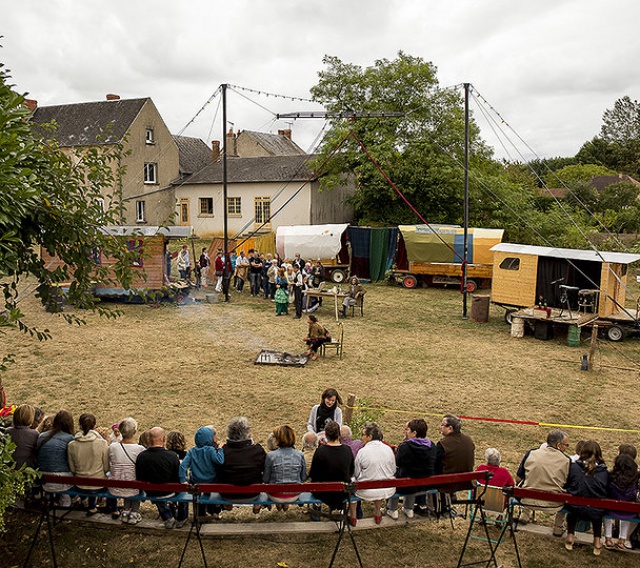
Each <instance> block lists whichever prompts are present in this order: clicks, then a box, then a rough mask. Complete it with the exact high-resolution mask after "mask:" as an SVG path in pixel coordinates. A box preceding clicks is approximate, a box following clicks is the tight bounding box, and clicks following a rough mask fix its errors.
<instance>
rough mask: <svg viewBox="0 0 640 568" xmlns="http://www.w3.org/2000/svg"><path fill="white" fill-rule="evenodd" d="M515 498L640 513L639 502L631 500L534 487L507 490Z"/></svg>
mask: <svg viewBox="0 0 640 568" xmlns="http://www.w3.org/2000/svg"><path fill="white" fill-rule="evenodd" d="M507 492H508V493H511V494H512V495H513V496H514V497H516V498H517V499H538V500H540V501H553V502H554V503H565V504H567V505H580V506H583V507H593V508H595V509H606V510H607V511H615V512H620V513H636V514H640V503H634V502H632V501H617V500H616V499H595V498H592V497H578V496H577V495H570V494H569V493H550V492H549V491H538V490H536V489H524V488H522V487H514V488H513V489H509V490H507Z"/></svg>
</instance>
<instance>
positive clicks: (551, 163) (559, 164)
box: [526, 156, 576, 187]
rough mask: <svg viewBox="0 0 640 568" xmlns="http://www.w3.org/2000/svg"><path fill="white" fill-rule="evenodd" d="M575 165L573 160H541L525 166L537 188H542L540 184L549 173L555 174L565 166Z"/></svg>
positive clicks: (557, 158) (558, 158)
mask: <svg viewBox="0 0 640 568" xmlns="http://www.w3.org/2000/svg"><path fill="white" fill-rule="evenodd" d="M575 164H576V159H575V158H561V157H559V156H558V157H556V158H542V159H535V160H531V161H530V162H528V163H527V164H526V166H527V168H529V169H530V170H531V171H532V172H534V174H533V175H534V176H535V178H536V181H537V185H538V187H542V182H543V180H544V179H545V177H547V176H548V175H549V173H550V172H555V171H557V170H559V169H561V168H564V167H565V166H573V165H575Z"/></svg>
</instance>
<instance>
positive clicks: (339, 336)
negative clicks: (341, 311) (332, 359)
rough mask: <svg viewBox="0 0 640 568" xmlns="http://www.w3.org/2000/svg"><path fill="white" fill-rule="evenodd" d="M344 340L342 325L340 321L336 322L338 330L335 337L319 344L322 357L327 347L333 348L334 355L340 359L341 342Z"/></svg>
mask: <svg viewBox="0 0 640 568" xmlns="http://www.w3.org/2000/svg"><path fill="white" fill-rule="evenodd" d="M343 341H344V327H343V325H342V322H339V323H338V332H337V333H336V335H335V337H332V338H331V341H327V342H326V343H323V344H322V345H321V346H320V354H321V355H322V356H323V357H324V356H325V354H326V352H327V349H335V350H336V355H337V356H338V357H340V359H342V343H343Z"/></svg>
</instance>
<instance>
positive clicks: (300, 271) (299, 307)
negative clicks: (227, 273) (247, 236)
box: [234, 249, 324, 319]
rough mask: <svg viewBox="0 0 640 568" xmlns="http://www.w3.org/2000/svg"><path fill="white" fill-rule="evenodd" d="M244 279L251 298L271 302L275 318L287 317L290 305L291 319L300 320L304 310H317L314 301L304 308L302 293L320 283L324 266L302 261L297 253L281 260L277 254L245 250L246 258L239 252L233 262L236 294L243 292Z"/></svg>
mask: <svg viewBox="0 0 640 568" xmlns="http://www.w3.org/2000/svg"><path fill="white" fill-rule="evenodd" d="M247 279H248V280H249V289H250V294H251V296H254V297H263V298H264V299H265V300H272V301H273V302H275V304H276V315H277V316H281V315H288V314H289V304H293V305H294V308H295V315H294V317H295V318H296V319H300V318H302V314H303V312H304V311H315V309H317V304H318V301H317V299H316V301H315V302H311V303H310V305H309V306H307V307H305V306H304V304H305V302H304V294H305V291H306V290H308V289H312V288H317V287H319V286H320V284H321V282H323V281H324V267H323V266H322V262H320V260H318V261H316V263H315V264H312V263H311V262H306V261H305V260H303V259H302V258H301V257H300V253H296V254H295V258H294V259H293V260H292V261H287V260H284V261H283V260H282V259H280V257H279V255H278V254H277V253H276V254H275V256H274V255H272V254H271V253H267V254H266V255H264V254H261V253H259V252H258V251H256V250H254V249H249V253H248V256H247V255H245V253H244V251H240V255H239V256H238V257H237V258H236V262H235V272H234V284H235V288H236V290H237V291H238V292H239V293H242V291H243V290H244V286H245V282H246V280H247ZM314 305H315V307H314Z"/></svg>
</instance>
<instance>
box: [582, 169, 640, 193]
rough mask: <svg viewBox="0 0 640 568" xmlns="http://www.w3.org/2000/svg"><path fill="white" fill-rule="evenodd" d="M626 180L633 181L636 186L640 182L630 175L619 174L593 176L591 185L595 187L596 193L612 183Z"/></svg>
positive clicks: (639, 184)
mask: <svg viewBox="0 0 640 568" xmlns="http://www.w3.org/2000/svg"><path fill="white" fill-rule="evenodd" d="M622 181H626V182H629V183H633V184H634V185H636V186H640V182H638V181H636V180H635V179H633V178H632V177H631V176H627V175H624V174H620V175H617V176H595V177H593V178H592V179H591V185H592V186H593V187H595V188H596V191H597V192H598V193H602V192H603V191H604V190H605V189H606V188H607V187H609V186H610V185H612V184H614V183H620V182H622Z"/></svg>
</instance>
